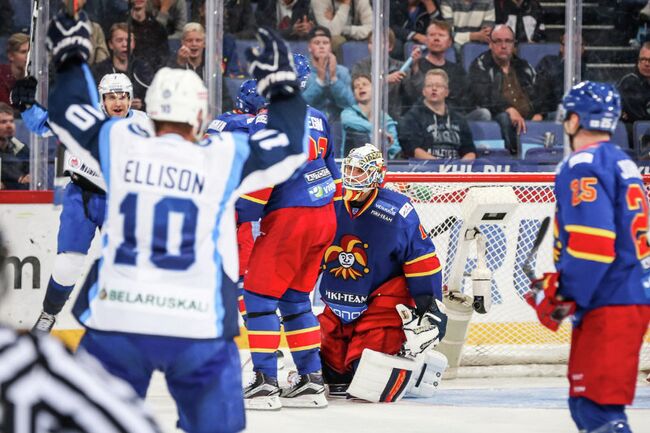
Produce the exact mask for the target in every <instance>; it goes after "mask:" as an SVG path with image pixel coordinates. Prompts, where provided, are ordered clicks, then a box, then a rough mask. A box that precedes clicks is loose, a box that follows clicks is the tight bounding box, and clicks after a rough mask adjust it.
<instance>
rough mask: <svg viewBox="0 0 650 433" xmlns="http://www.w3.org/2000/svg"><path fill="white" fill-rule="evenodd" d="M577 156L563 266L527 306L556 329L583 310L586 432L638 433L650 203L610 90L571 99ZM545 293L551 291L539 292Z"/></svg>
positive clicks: (565, 197)
mask: <svg viewBox="0 0 650 433" xmlns="http://www.w3.org/2000/svg"><path fill="white" fill-rule="evenodd" d="M562 106H563V109H564V111H565V113H566V114H565V117H564V131H565V132H566V133H567V135H568V136H569V138H570V140H571V149H572V151H573V152H572V153H571V155H569V157H568V158H567V159H565V160H564V161H563V162H562V164H561V165H560V167H559V173H558V174H557V177H556V179H555V197H556V203H557V205H556V213H555V256H556V260H555V267H556V270H557V272H554V273H546V274H544V277H543V278H542V279H540V280H538V281H535V282H533V291H532V292H531V293H530V294H529V295H528V296H527V300H528V301H529V303H530V304H531V305H533V306H534V307H535V309H536V310H537V315H538V317H539V319H540V322H541V323H542V324H543V325H544V326H546V327H548V328H549V329H551V330H553V331H555V330H557V329H558V327H559V326H560V323H561V321H562V319H564V318H565V317H567V316H568V315H570V314H572V313H573V312H574V311H575V315H574V318H573V333H572V335H571V352H570V355H569V368H568V373H567V374H568V378H569V384H570V390H569V410H570V411H571V416H572V417H573V420H574V422H575V423H576V426H577V427H578V429H579V430H580V431H581V432H590V433H592V432H593V433H596V432H598V433H614V432H616V433H629V432H630V431H631V429H630V426H629V425H628V423H627V417H626V415H625V405H628V404H631V403H632V400H633V399H634V392H635V385H636V377H637V373H638V367H639V351H640V349H641V344H642V342H643V335H644V334H645V332H646V330H647V329H648V322H649V321H650V291H648V289H647V287H650V245H648V237H647V236H648V201H647V195H646V190H645V187H644V185H643V181H642V179H641V175H640V173H639V170H638V168H637V166H636V164H635V163H634V162H633V161H632V160H630V159H629V158H628V156H627V155H626V154H625V152H623V151H622V150H621V149H620V148H619V147H618V146H617V145H616V143H613V142H612V141H611V137H612V134H613V133H614V131H615V129H616V124H617V122H618V119H619V117H620V115H621V102H620V96H619V94H618V92H617V91H616V89H614V87H613V86H612V85H610V84H606V83H597V82H590V81H585V82H582V83H580V84H578V85H576V86H574V87H573V88H572V89H571V90H570V91H569V93H567V95H566V96H565V97H564V99H563V100H562ZM540 289H543V290H540Z"/></svg>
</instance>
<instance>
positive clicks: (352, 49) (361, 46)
mask: <svg viewBox="0 0 650 433" xmlns="http://www.w3.org/2000/svg"><path fill="white" fill-rule="evenodd" d="M341 52H342V54H343V62H342V63H343V66H345V67H346V68H348V69H350V70H351V69H352V66H354V64H355V63H357V62H358V61H359V60H361V59H365V58H366V57H368V42H366V41H348V42H345V43H344V44H343V45H341Z"/></svg>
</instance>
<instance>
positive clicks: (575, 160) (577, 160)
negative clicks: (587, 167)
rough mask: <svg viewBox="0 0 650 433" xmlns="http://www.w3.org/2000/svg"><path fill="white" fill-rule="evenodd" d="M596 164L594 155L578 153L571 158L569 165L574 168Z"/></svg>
mask: <svg viewBox="0 0 650 433" xmlns="http://www.w3.org/2000/svg"><path fill="white" fill-rule="evenodd" d="M593 162H594V154H593V153H591V152H578V153H576V154H575V155H572V156H570V157H569V160H568V161H567V164H568V166H569V168H573V167H575V166H576V165H578V164H591V163H593Z"/></svg>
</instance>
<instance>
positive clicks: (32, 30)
mask: <svg viewBox="0 0 650 433" xmlns="http://www.w3.org/2000/svg"><path fill="white" fill-rule="evenodd" d="M32 6H33V8H32V21H31V23H30V24H29V50H27V60H26V62H25V77H29V76H30V75H33V74H32V73H31V72H32V50H33V49H34V44H35V43H36V24H37V23H38V10H39V9H40V7H41V0H34V2H33V3H32Z"/></svg>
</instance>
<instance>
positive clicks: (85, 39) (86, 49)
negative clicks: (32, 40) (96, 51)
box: [46, 11, 92, 69]
mask: <svg viewBox="0 0 650 433" xmlns="http://www.w3.org/2000/svg"><path fill="white" fill-rule="evenodd" d="M91 33H92V28H91V27H90V21H88V16H87V15H86V13H85V12H84V11H80V12H79V19H78V20H76V19H74V18H71V17H70V16H69V15H67V14H66V13H65V12H59V13H57V14H56V16H55V17H54V18H53V19H52V21H51V22H50V26H49V27H48V29H47V40H46V45H47V49H48V51H49V52H50V53H51V54H52V62H53V63H54V66H55V67H56V68H57V69H59V68H60V67H61V66H62V65H63V64H64V63H65V62H66V61H68V60H71V59H79V60H82V61H87V60H88V57H89V56H90V51H91V50H92V45H91V43H90V35H91Z"/></svg>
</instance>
